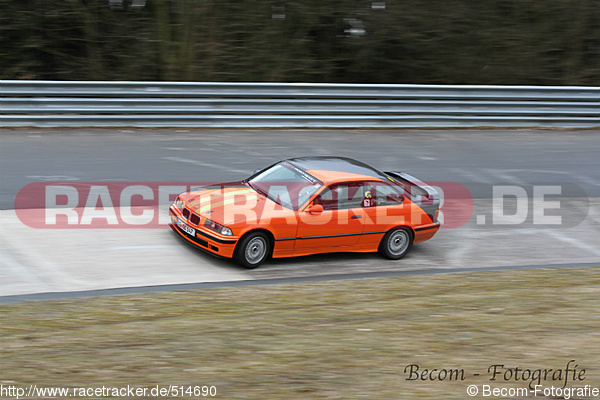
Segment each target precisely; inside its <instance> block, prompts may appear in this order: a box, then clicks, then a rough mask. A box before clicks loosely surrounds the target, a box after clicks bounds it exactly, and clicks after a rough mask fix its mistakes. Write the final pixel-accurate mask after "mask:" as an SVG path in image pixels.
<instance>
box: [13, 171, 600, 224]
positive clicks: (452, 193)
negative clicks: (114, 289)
mask: <svg viewBox="0 0 600 400" xmlns="http://www.w3.org/2000/svg"><path fill="white" fill-rule="evenodd" d="M233 184H234V185H238V186H239V185H241V182H235V183H233ZM429 185H430V186H432V187H433V188H435V190H436V191H437V192H438V194H439V215H438V216H437V219H438V221H439V222H440V223H441V224H442V229H456V228H460V227H461V226H463V225H465V224H466V223H467V222H468V221H472V222H473V223H475V224H476V225H477V226H480V227H488V226H496V227H497V226H501V227H506V228H510V227H521V226H524V225H528V226H534V227H535V226H542V227H547V226H554V227H571V226H576V225H577V224H579V223H581V222H582V221H583V220H584V219H585V218H586V216H587V213H588V209H589V200H588V199H587V197H586V196H585V191H583V190H582V189H581V188H579V187H577V186H576V185H573V184H570V183H566V184H552V185H548V184H541V185H526V186H525V185H506V184H502V185H485V187H483V188H482V187H481V186H483V185H480V186H479V187H478V188H477V189H476V192H477V193H478V197H481V193H482V192H483V193H485V195H484V196H483V198H482V199H478V202H480V203H482V204H483V206H482V207H483V208H481V207H480V208H479V209H476V207H475V200H474V197H475V196H474V195H473V194H472V191H471V190H469V189H468V188H467V187H466V186H464V185H462V184H460V183H457V182H431V183H430V184H429ZM207 186H208V187H213V188H215V187H216V188H217V189H216V192H213V193H212V194H211V195H210V196H208V200H206V201H208V203H207V204H208V205H207V207H208V208H210V207H212V206H213V205H214V206H215V207H217V206H218V207H222V208H223V210H224V211H223V215H226V216H229V217H230V219H235V218H255V219H257V220H261V218H263V217H264V216H265V215H267V214H269V215H271V214H270V213H269V212H270V211H272V209H277V208H281V207H282V206H281V205H279V204H274V203H272V202H261V201H255V200H253V198H252V197H251V196H248V195H247V193H246V194H239V193H232V194H230V193H228V192H227V187H228V186H227V185H223V184H220V183H214V182H105V181H104V182H81V181H78V182H73V181H68V182H65V181H59V182H34V183H30V184H28V185H26V186H24V187H23V188H22V189H21V190H20V191H19V192H18V194H17V196H16V197H15V203H14V206H15V210H16V213H17V216H18V218H19V219H20V220H21V222H23V223H24V224H26V225H28V226H30V227H32V228H37V229H132V228H134V229H139V228H147V229H157V228H165V227H167V224H168V223H169V222H170V218H169V215H168V211H167V209H168V206H169V205H170V204H171V203H172V202H174V201H175V200H176V199H177V196H178V195H179V194H181V193H184V192H188V191H190V190H204V189H203V188H205V187H207ZM272 188H273V193H274V195H273V196H274V197H275V198H281V197H282V196H283V197H286V196H287V197H288V198H289V199H290V200H291V203H293V201H294V196H295V193H296V192H297V190H296V189H291V190H288V191H287V192H286V189H287V186H286V183H285V182H281V183H273V184H272ZM282 188H283V189H284V190H283V191H282ZM219 190H220V191H221V193H219ZM248 190H249V191H251V189H248ZM269 191H270V190H269ZM282 193H283V195H282ZM267 194H268V193H267ZM405 195H406V196H408V197H409V198H411V200H413V201H416V202H417V203H418V204H421V203H422V204H427V202H428V201H430V199H428V198H419V196H420V195H419V194H418V193H405ZM224 197H226V199H225V200H224ZM573 197H575V198H576V199H577V207H576V208H575V212H573V210H574V208H572V207H571V208H569V206H568V204H569V201H572V199H573ZM339 200H340V201H342V199H339ZM346 200H348V199H346ZM203 201H204V200H203ZM211 204H212V205H211ZM372 205H373V206H375V207H378V205H377V203H376V202H375V201H374V202H373V203H372ZM241 209H244V211H240V210H241ZM390 210H391V208H390ZM345 211H346V214H347V215H350V214H351V213H352V210H345ZM567 211H568V212H567ZM346 214H344V215H346ZM384 214H385V213H384ZM387 214H388V215H385V216H384V217H387V216H393V212H392V211H390V212H388V213H387ZM378 215H380V214H378ZM409 218H411V217H409ZM349 220H350V219H349V218H342V217H336V218H335V220H334V221H335V223H338V224H344V223H348V221H349ZM263 222H267V223H268V222H269V221H263ZM284 222H285V223H295V222H296V221H290V220H289V217H288V218H287V219H286V220H285V221H284ZM410 222H416V223H417V224H418V223H420V221H410ZM364 223H369V221H368V220H365V221H364Z"/></svg>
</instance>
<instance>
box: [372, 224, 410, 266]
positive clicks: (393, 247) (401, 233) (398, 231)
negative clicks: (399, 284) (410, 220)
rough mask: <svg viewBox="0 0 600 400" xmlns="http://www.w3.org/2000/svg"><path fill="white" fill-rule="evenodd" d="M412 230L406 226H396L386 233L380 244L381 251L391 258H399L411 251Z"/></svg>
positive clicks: (383, 254)
mask: <svg viewBox="0 0 600 400" xmlns="http://www.w3.org/2000/svg"><path fill="white" fill-rule="evenodd" d="M412 243H413V235H412V232H411V231H410V230H408V229H406V228H394V229H391V230H390V231H388V233H386V234H385V236H384V237H383V239H381V243H380V244H379V253H380V254H381V255H382V256H384V257H386V258H389V259H390V260H399V259H401V258H402V257H404V256H405V255H406V253H408V252H409V251H410V248H411V247H412Z"/></svg>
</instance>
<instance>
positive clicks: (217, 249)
mask: <svg viewBox="0 0 600 400" xmlns="http://www.w3.org/2000/svg"><path fill="white" fill-rule="evenodd" d="M169 216H170V218H171V222H170V223H169V226H170V227H171V229H173V231H175V232H176V233H178V234H179V236H180V237H181V238H182V239H184V240H186V241H187V242H188V243H190V244H192V245H194V246H195V247H198V248H200V249H202V250H205V251H208V252H209V253H212V254H214V255H217V256H221V257H228V258H231V257H233V252H234V250H235V245H236V243H237V241H238V239H237V238H235V237H231V238H226V237H219V236H217V235H215V234H214V233H213V232H211V231H208V230H205V229H204V228H202V227H195V226H192V225H190V224H189V223H188V222H187V221H186V220H185V218H183V217H182V216H181V214H180V213H179V210H178V209H177V208H176V207H174V206H171V207H170V208H169Z"/></svg>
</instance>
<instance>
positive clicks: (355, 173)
mask: <svg viewBox="0 0 600 400" xmlns="http://www.w3.org/2000/svg"><path fill="white" fill-rule="evenodd" d="M286 161H287V162H289V163H290V164H293V165H294V166H296V167H298V168H301V169H303V170H304V171H307V172H309V173H312V171H314V172H315V176H316V175H319V176H316V177H318V178H319V179H321V178H326V179H325V180H327V181H332V180H339V179H340V178H341V179H348V178H351V177H352V178H353V179H352V180H356V179H357V178H361V177H364V178H376V179H379V180H385V179H386V178H387V176H386V175H385V174H384V173H382V172H381V171H378V170H376V169H375V168H373V167H371V166H369V165H367V164H365V163H363V162H361V161H357V160H354V159H352V158H347V157H334V156H316V157H296V158H290V159H288V160H286ZM326 171H330V172H337V173H338V174H330V173H327V172H326ZM319 172H320V173H319ZM334 177H336V179H333V178H334Z"/></svg>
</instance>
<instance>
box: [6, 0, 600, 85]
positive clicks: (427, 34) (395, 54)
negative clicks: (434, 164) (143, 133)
mask: <svg viewBox="0 0 600 400" xmlns="http://www.w3.org/2000/svg"><path fill="white" fill-rule="evenodd" d="M0 78H2V79H60V80H67V79H72V80H170V81H179V80H181V81H281V82H290V81H308V82H364V83H368V82H373V83H375V82H380V83H422V84H426V83H429V84H530V85H598V84H600V7H598V0H546V1H543V2H542V1H539V0H487V1H483V2H482V1H476V0H456V1H452V2H449V1H446V0H430V1H427V2H424V1H421V0H395V1H385V2H383V1H378V2H372V1H367V0H330V1H322V0H147V1H145V2H144V1H140V0H46V1H42V0H22V1H19V2H15V1H13V0H0Z"/></svg>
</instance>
